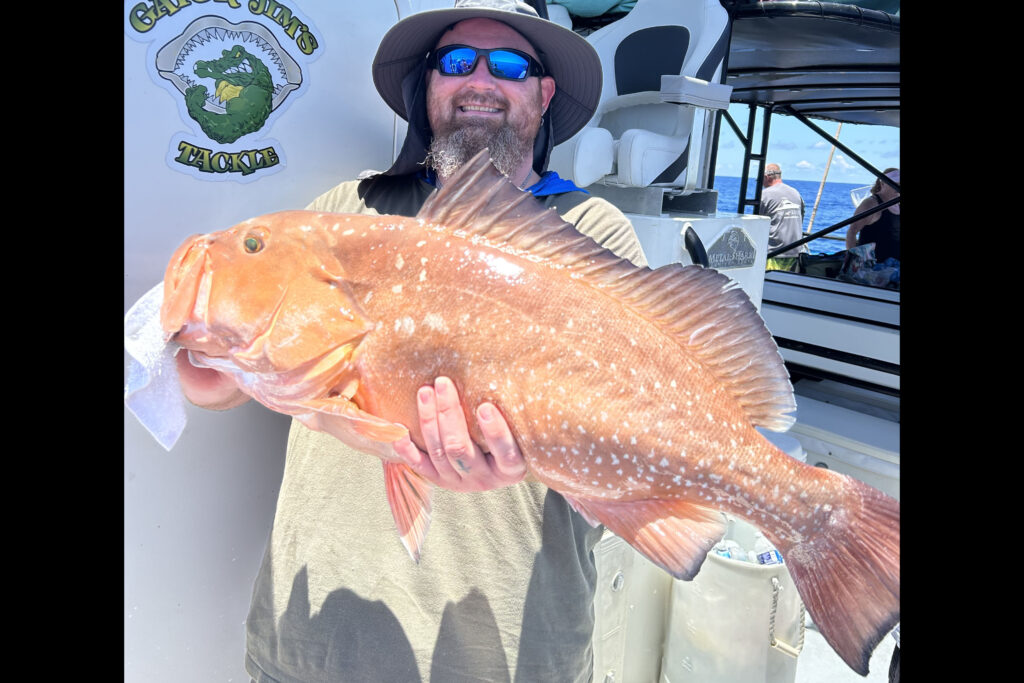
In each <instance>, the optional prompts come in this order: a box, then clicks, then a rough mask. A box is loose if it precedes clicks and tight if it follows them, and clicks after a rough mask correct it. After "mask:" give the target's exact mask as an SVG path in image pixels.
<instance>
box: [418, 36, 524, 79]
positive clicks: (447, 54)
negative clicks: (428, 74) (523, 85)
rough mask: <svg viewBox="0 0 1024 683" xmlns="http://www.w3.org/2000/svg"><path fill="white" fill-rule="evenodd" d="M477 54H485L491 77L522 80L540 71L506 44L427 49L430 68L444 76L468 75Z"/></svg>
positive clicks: (473, 66)
mask: <svg viewBox="0 0 1024 683" xmlns="http://www.w3.org/2000/svg"><path fill="white" fill-rule="evenodd" d="M481 55H483V56H484V57H486V58H487V69H488V71H490V72H491V75H492V76H494V77H495V78H504V79H506V80H509V81H525V80H526V79H527V78H529V77H530V76H543V75H544V67H543V66H541V64H540V62H538V61H537V60H536V59H534V58H533V57H531V56H530V55H528V54H526V53H525V52H520V51H519V50H513V49H512V48H510V47H497V48H493V49H491V50H485V49H484V48H480V47H470V46H469V45H445V46H444V47H441V48H438V49H437V50H434V51H433V52H431V54H430V56H429V57H428V60H429V63H430V66H431V68H433V69H437V70H438V71H439V72H441V73H442V74H443V75H445V76H468V75H469V74H471V73H473V69H474V68H476V61H477V58H478V57H480V56H481Z"/></svg>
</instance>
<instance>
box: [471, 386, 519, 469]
mask: <svg viewBox="0 0 1024 683" xmlns="http://www.w3.org/2000/svg"><path fill="white" fill-rule="evenodd" d="M476 417H477V423H478V424H479V425H480V431H481V432H483V435H484V440H485V441H486V443H487V450H488V452H490V454H491V457H492V458H493V459H494V468H495V469H496V470H497V472H498V476H499V477H500V478H501V479H502V480H503V481H506V482H509V483H514V482H517V481H519V480H521V479H522V478H523V477H524V476H526V462H525V461H524V460H523V456H522V454H521V453H520V452H519V446H517V445H516V440H515V438H513V436H512V432H511V430H509V428H508V423H507V422H505V419H504V417H503V416H502V414H501V413H500V412H499V411H498V409H497V408H496V407H495V406H494V405H492V404H490V403H482V404H480V407H479V408H477V411H476Z"/></svg>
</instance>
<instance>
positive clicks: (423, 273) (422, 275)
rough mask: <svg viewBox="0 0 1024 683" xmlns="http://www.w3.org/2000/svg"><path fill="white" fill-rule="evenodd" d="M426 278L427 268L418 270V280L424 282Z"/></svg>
mask: <svg viewBox="0 0 1024 683" xmlns="http://www.w3.org/2000/svg"><path fill="white" fill-rule="evenodd" d="M426 280H427V269H426V268H424V269H423V270H421V271H420V282H426Z"/></svg>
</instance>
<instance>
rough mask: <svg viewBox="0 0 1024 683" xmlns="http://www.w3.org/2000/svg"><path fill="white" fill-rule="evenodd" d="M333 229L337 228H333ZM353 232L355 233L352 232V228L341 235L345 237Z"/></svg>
mask: <svg viewBox="0 0 1024 683" xmlns="http://www.w3.org/2000/svg"><path fill="white" fill-rule="evenodd" d="M335 227H337V226H335ZM354 232H355V230H353V229H352V228H349V229H348V230H346V231H345V232H343V233H341V234H342V235H346V236H347V235H351V234H352V233H354Z"/></svg>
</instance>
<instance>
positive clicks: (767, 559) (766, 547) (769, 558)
mask: <svg viewBox="0 0 1024 683" xmlns="http://www.w3.org/2000/svg"><path fill="white" fill-rule="evenodd" d="M752 554H753V555H754V557H755V560H754V561H756V562H757V564H782V554H781V553H779V551H778V550H776V549H775V546H773V545H772V544H771V542H769V540H768V539H767V538H765V537H764V535H762V534H758V535H757V540H756V541H754V550H753V553H752Z"/></svg>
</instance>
